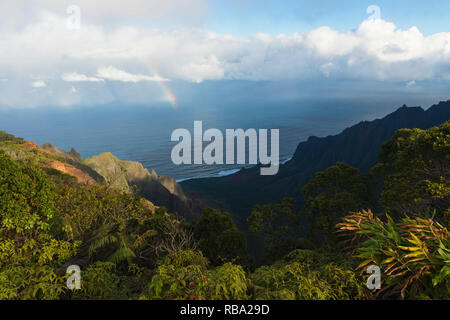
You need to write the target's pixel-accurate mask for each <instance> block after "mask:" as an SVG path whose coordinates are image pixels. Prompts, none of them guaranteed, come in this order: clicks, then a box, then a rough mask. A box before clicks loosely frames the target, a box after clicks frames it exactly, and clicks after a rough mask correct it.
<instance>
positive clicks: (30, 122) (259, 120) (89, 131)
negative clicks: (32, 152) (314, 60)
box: [0, 97, 437, 181]
mask: <svg viewBox="0 0 450 320" xmlns="http://www.w3.org/2000/svg"><path fill="white" fill-rule="evenodd" d="M436 102H437V101H436ZM400 106H401V104H400V103H398V104H395V102H393V103H386V102H380V101H366V100H363V99H359V100H358V99H345V98H343V99H336V98H327V97H322V98H321V99H315V100H314V99H290V100H289V99H285V100H283V99H278V100H276V99H272V100H270V99H262V98H261V99H252V98H246V99H234V100H233V99H221V100H220V101H214V100H212V99H209V100H208V99H205V100H201V101H200V100H191V101H190V102H189V103H183V102H181V103H180V105H179V106H178V108H173V107H171V106H169V105H167V104H164V103H161V104H159V105H148V106H146V105H139V106H132V105H123V104H114V105H103V106H90V107H70V108H58V107H48V108H43V107H39V108H35V109H20V108H6V109H1V110H0V130H3V131H6V132H8V133H12V134H14V135H16V136H19V137H23V138H25V139H26V140H31V141H34V142H36V143H38V144H43V143H45V142H47V141H49V142H51V143H52V144H53V145H55V146H56V147H58V148H61V149H64V150H70V148H72V147H73V148H75V149H76V150H77V151H78V152H79V153H80V154H81V156H82V157H83V158H86V157H91V156H93V155H98V154H100V153H102V152H111V153H112V154H114V155H115V156H117V157H118V158H120V159H122V160H131V161H139V162H141V163H142V164H143V165H144V167H146V168H148V169H149V170H155V171H156V172H157V173H158V175H167V176H171V177H173V178H175V179H176V180H178V181H182V180H185V179H190V178H199V177H215V176H221V175H227V174H231V173H234V172H236V171H237V170H239V169H240V168H241V167H242V165H179V166H177V165H174V164H173V163H172V161H171V158H170V153H171V150H172V147H173V146H174V145H175V144H176V143H175V142H171V141H170V137H171V133H172V131H173V130H175V129H177V128H185V129H188V130H189V131H191V133H192V132H193V125H194V121H195V120H201V121H203V130H204V131H205V130H206V129H209V128H217V129H220V130H223V131H222V132H224V131H225V129H237V128H242V129H244V130H245V129H248V128H254V129H280V161H281V162H285V161H287V160H289V159H290V158H291V157H292V155H293V153H294V152H295V149H296V147H297V145H298V144H299V143H300V142H301V141H304V140H306V139H307V138H308V137H309V136H312V135H314V136H326V135H330V134H337V133H339V132H340V131H342V130H343V129H345V128H346V127H348V126H351V125H353V124H356V123H357V122H359V121H362V120H372V119H375V118H377V117H383V116H385V115H386V114H387V113H389V112H392V111H394V110H395V109H397V108H398V107H400ZM427 107H428V106H427Z"/></svg>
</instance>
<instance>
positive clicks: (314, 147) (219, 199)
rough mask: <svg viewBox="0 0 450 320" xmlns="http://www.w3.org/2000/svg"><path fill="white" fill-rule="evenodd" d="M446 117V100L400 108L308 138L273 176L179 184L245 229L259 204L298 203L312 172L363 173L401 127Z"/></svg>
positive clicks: (424, 125)
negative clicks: (347, 168) (344, 167)
mask: <svg viewBox="0 0 450 320" xmlns="http://www.w3.org/2000/svg"><path fill="white" fill-rule="evenodd" d="M449 118H450V101H447V102H440V103H439V104H437V105H433V106H432V107H430V108H429V109H427V110H424V109H422V108H421V107H406V106H403V107H401V108H399V109H398V110H397V111H395V112H393V113H391V114H389V115H387V116H386V117H384V118H382V119H377V120H373V121H363V122H360V123H359V124H357V125H354V126H352V127H350V128H347V129H345V130H344V131H343V132H341V133H340V134H338V135H335V136H328V137H323V138H318V137H310V138H309V139H308V140H307V141H305V142H302V143H300V144H299V145H298V147H297V150H296V151H295V154H294V156H293V158H292V160H291V161H289V162H288V163H286V164H284V165H281V167H280V171H279V173H278V174H277V175H275V176H260V175H259V168H258V167H253V168H250V169H243V170H241V171H240V172H238V173H236V174H233V175H230V176H226V177H220V178H209V179H194V180H188V181H185V182H182V184H181V185H182V187H183V189H184V190H185V192H186V193H187V194H188V195H190V196H193V197H197V198H201V199H202V200H203V201H204V202H205V203H208V204H209V205H212V206H216V207H219V208H222V209H226V210H229V211H230V212H231V213H232V214H233V216H234V218H235V220H236V222H237V223H238V224H239V225H240V226H241V227H245V225H246V221H245V220H246V218H247V216H248V215H249V213H250V210H251V208H252V207H253V206H254V205H255V204H258V203H276V202H279V201H280V200H281V199H282V198H284V197H292V198H295V199H296V200H297V202H298V204H299V205H301V204H302V199H301V188H302V187H303V186H304V185H305V184H306V183H307V182H308V181H310V180H311V179H312V178H313V177H314V175H315V173H317V172H319V171H322V170H324V169H326V168H328V167H330V166H332V165H334V164H335V163H336V162H345V163H348V164H350V165H351V166H354V167H356V168H358V169H360V170H361V171H363V172H367V171H368V170H369V169H370V168H371V167H372V166H373V165H375V164H376V163H377V160H378V151H379V148H380V146H381V144H382V143H383V142H384V141H386V140H388V139H389V138H390V137H391V136H392V135H393V134H394V133H395V131H396V130H398V129H401V128H420V129H428V128H430V127H433V126H437V125H440V124H442V123H443V122H445V121H446V120H448V119H449Z"/></svg>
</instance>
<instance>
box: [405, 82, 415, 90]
mask: <svg viewBox="0 0 450 320" xmlns="http://www.w3.org/2000/svg"><path fill="white" fill-rule="evenodd" d="M415 85H416V81H414V80H412V81H409V82H407V83H406V87H407V88H409V87H413V86H415Z"/></svg>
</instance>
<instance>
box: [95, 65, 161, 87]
mask: <svg viewBox="0 0 450 320" xmlns="http://www.w3.org/2000/svg"><path fill="white" fill-rule="evenodd" d="M97 77H99V78H103V79H106V80H112V81H122V82H133V83H136V82H140V81H169V80H168V79H165V78H162V77H159V76H147V75H143V74H132V73H129V72H126V71H123V70H119V69H117V68H115V67H113V66H109V67H101V68H99V69H98V70H97Z"/></svg>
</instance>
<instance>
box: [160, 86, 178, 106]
mask: <svg viewBox="0 0 450 320" xmlns="http://www.w3.org/2000/svg"><path fill="white" fill-rule="evenodd" d="M157 82H158V84H159V86H160V87H161V89H162V91H163V92H164V94H165V95H166V97H167V100H169V102H170V104H171V105H172V106H173V107H174V108H175V109H176V108H178V105H177V98H176V97H175V95H174V94H173V92H172V90H170V88H169V86H168V85H167V83H166V82H167V81H166V80H158V81H157Z"/></svg>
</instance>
